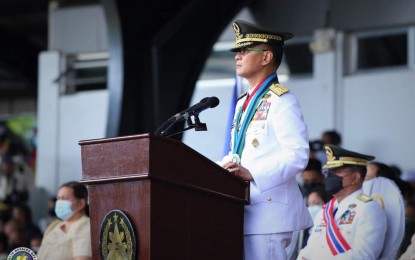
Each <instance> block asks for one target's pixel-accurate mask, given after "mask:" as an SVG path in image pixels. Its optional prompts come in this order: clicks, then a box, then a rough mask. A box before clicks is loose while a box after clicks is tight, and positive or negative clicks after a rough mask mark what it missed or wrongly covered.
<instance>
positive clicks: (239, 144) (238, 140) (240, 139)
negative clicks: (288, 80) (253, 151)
mask: <svg viewBox="0 0 415 260" xmlns="http://www.w3.org/2000/svg"><path fill="white" fill-rule="evenodd" d="M275 80H277V81H278V77H277V74H275V73H273V74H271V75H269V76H268V78H267V79H265V81H264V82H263V83H262V84H261V86H260V87H259V88H258V90H257V91H256V92H255V94H254V96H253V97H252V99H251V101H250V102H249V104H248V107H247V109H246V115H245V117H244V120H243V121H242V124H241V127H240V128H239V127H238V126H239V124H240V123H241V118H242V113H243V111H242V107H243V106H241V107H240V108H239V111H238V115H237V117H236V122H235V131H234V137H233V138H234V139H233V153H234V154H238V155H239V157H241V158H242V150H243V148H244V145H245V134H246V131H247V130H248V126H249V123H250V122H251V120H252V118H253V117H254V115H255V111H256V108H257V107H258V105H259V103H260V102H261V100H262V98H263V97H264V95H265V94H266V93H267V92H268V90H269V87H270V85H271V84H272V83H273V82H275Z"/></svg>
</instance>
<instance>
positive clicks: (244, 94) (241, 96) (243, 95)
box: [237, 92, 248, 100]
mask: <svg viewBox="0 0 415 260" xmlns="http://www.w3.org/2000/svg"><path fill="white" fill-rule="evenodd" d="M246 94H248V92H245V93H243V94H242V95H240V96H239V97H238V99H237V100H239V99H241V98H243V97H245V96H246Z"/></svg>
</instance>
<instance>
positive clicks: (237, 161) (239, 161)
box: [229, 154, 241, 164]
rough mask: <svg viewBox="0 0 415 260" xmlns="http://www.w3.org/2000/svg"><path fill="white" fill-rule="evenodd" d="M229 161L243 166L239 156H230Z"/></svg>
mask: <svg viewBox="0 0 415 260" xmlns="http://www.w3.org/2000/svg"><path fill="white" fill-rule="evenodd" d="M229 159H230V161H231V162H234V163H237V164H241V158H239V155H237V154H232V155H230V158H229Z"/></svg>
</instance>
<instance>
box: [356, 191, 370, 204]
mask: <svg viewBox="0 0 415 260" xmlns="http://www.w3.org/2000/svg"><path fill="white" fill-rule="evenodd" d="M357 199H358V200H360V201H363V202H364V203H366V202H369V201H371V200H373V199H372V198H371V197H370V196H367V195H366V194H363V193H362V194H360V195H359V196H357Z"/></svg>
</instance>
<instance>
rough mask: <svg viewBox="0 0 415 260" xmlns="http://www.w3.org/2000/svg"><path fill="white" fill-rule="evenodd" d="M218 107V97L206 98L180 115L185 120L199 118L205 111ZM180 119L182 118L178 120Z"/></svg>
mask: <svg viewBox="0 0 415 260" xmlns="http://www.w3.org/2000/svg"><path fill="white" fill-rule="evenodd" d="M217 105H219V99H218V98H217V97H205V98H204V99H202V100H200V102H199V103H197V104H195V105H193V106H191V107H189V108H188V109H186V110H184V111H183V112H184V113H181V114H180V115H181V116H182V117H183V119H187V118H188V117H189V116H197V115H199V114H200V113H201V112H202V111H203V110H206V109H208V108H214V107H216V106H217ZM179 118H181V117H180V116H179V117H178V118H177V119H179Z"/></svg>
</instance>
